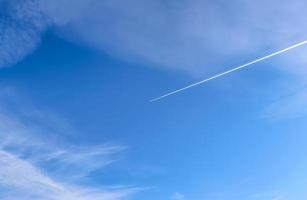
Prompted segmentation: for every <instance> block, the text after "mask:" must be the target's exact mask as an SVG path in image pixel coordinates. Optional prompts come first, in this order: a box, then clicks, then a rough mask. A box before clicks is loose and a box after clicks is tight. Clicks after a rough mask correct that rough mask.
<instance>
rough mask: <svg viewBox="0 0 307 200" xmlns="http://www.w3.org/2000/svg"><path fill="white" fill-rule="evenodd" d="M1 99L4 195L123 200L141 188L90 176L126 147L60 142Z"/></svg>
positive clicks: (0, 193)
mask: <svg viewBox="0 0 307 200" xmlns="http://www.w3.org/2000/svg"><path fill="white" fill-rule="evenodd" d="M1 91H2V90H1ZM4 93H6V92H4ZM10 93H11V92H10ZM2 95H3V92H2ZM0 96H1V95H0ZM0 99H2V101H0V108H1V109H0V121H1V123H0V141H1V142H0V198H1V199H5V200H6V199H10V200H12V199H13V200H27V199H29V200H30V199H34V200H35V199H37V200H120V199H126V198H127V197H128V196H129V195H131V194H133V193H135V192H137V191H138V190H139V188H135V187H129V186H103V185H100V184H98V183H96V184H91V183H89V182H90V175H91V174H92V173H94V172H95V171H96V170H101V169H102V168H103V167H105V166H106V165H109V164H111V163H112V162H113V161H115V160H116V154H117V153H119V152H121V151H123V150H124V149H125V147H124V146H119V145H118V146H116V145H100V146H92V145H90V146H83V145H75V144H73V143H71V142H69V141H65V139H63V140H61V141H59V140H57V141H58V142H55V141H54V140H53V139H52V137H51V136H50V135H48V134H46V135H45V134H44V130H46V129H44V127H42V126H32V125H31V123H29V121H24V117H19V116H18V115H12V114H11V113H10V112H9V111H8V110H7V109H5V108H2V106H3V103H1V102H3V101H4V100H3V98H0ZM5 107H7V106H5ZM46 115H48V113H46ZM32 117H33V116H32ZM36 117H40V115H39V116H36ZM54 126H57V124H54ZM60 127H61V126H60ZM38 129H39V130H38ZM42 133H43V134H42ZM54 134H55V135H57V133H54ZM58 137H59V136H58ZM43 138H45V139H43ZM58 139H59V138H58Z"/></svg>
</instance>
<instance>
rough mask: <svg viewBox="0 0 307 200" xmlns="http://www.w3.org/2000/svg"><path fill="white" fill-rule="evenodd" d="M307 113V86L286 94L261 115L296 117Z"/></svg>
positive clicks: (266, 116)
mask: <svg viewBox="0 0 307 200" xmlns="http://www.w3.org/2000/svg"><path fill="white" fill-rule="evenodd" d="M306 114H307V89H306V87H305V88H303V89H301V90H299V91H296V92H295V93H292V94H291V95H288V96H284V97H282V98H280V99H279V100H276V101H275V102H273V103H272V104H271V105H269V106H268V107H267V108H266V109H265V110H264V111H263V112H262V113H261V117H263V118H266V119H273V120H280V119H296V118H299V117H304V116H306Z"/></svg>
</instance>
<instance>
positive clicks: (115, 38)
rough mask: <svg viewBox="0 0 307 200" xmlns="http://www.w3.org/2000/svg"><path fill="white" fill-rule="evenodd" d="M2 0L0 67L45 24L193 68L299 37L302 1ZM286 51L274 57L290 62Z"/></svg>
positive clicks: (34, 42)
mask: <svg viewBox="0 0 307 200" xmlns="http://www.w3.org/2000/svg"><path fill="white" fill-rule="evenodd" d="M3 2H4V3H3ZM5 2H10V1H7V0H3V1H2V4H3V5H4V4H9V5H10V6H6V7H8V9H7V10H8V11H7V12H5V13H6V14H5V15H3V16H5V17H3V16H2V17H1V20H0V26H1V29H0V30H1V32H0V37H1V38H2V41H4V42H2V43H1V49H2V53H1V55H0V66H2V67H3V66H7V65H12V64H14V63H16V62H17V61H18V60H20V59H22V58H24V57H25V56H26V55H28V54H29V53H30V52H32V51H33V50H34V49H35V48H36V47H37V46H38V45H39V43H40V37H41V34H43V32H44V30H46V29H50V28H55V29H56V30H57V33H58V34H59V35H61V36H62V37H63V38H66V39H68V40H71V41H74V42H78V43H82V44H84V45H87V46H90V47H93V48H96V49H98V50H101V51H104V52H107V53H109V54H111V55H113V56H116V57H119V58H122V59H126V60H128V61H131V62H137V63H143V64H144V63H147V64H149V65H151V64H155V66H160V67H164V68H171V69H176V70H184V71H187V72H189V73H192V74H198V75H199V74H202V73H203V72H204V71H211V70H212V71H215V68H218V66H219V64H221V63H225V62H231V60H230V58H232V59H233V58H236V59H237V58H239V57H242V56H246V55H248V56H250V55H251V54H253V55H254V54H256V55H255V56H254V57H257V56H258V55H263V52H264V51H268V49H270V50H273V49H280V48H282V47H285V46H289V45H290V44H293V43H297V42H299V41H303V40H305V39H306V28H305V27H307V26H306V25H307V24H306V23H307V22H306V21H307V20H306V16H305V15H303V13H304V3H305V2H304V0H294V1H291V2H284V3H283V4H279V3H278V1H277V0H273V1H270V2H267V1H265V0H260V1H257V2H251V1H246V0H235V1H232V3H231V4H229V5H227V6H225V5H224V4H223V2H222V1H200V0H193V1H187V0H185V1H180V2H165V1H160V0H158V1H154V0H145V1H138V0H127V1H125V2H123V1H120V0H114V1H99V0H90V1H85V0H76V1H74V2H73V3H71V1H70V0H58V1H43V0H26V1H18V0H17V1H16V2H18V3H15V4H14V3H5ZM268 4H270V5H274V6H270V5H268ZM272 13H274V15H273V14H272ZM140 16H142V17H140ZM67 33H68V34H67ZM14 52H17V53H15V54H14ZM304 52H306V51H304ZM293 57H295V56H286V57H285V58H284V59H281V60H284V61H287V63H292V62H297V60H295V58H293ZM306 62H307V61H306V59H305V58H304V57H303V59H300V61H299V63H298V67H296V68H295V69H293V68H292V69H289V68H288V70H289V71H293V72H294V73H296V72H297V71H298V69H299V70H302V71H306V70H304V69H303V68H300V67H299V66H301V65H302V64H304V63H306ZM212 68H213V69H212ZM285 68H287V67H285Z"/></svg>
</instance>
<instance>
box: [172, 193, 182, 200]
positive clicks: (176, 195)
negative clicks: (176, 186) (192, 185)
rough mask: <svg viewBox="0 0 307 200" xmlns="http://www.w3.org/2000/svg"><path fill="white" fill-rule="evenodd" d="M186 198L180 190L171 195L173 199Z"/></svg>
mask: <svg viewBox="0 0 307 200" xmlns="http://www.w3.org/2000/svg"><path fill="white" fill-rule="evenodd" d="M184 199H185V197H184V195H183V194H181V193H178V192H176V193H174V194H173V195H172V196H171V200H184Z"/></svg>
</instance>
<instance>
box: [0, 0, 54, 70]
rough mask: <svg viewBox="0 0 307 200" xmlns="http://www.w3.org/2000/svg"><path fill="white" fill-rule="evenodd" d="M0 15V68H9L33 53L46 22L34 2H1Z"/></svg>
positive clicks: (32, 0)
mask: <svg viewBox="0 0 307 200" xmlns="http://www.w3.org/2000/svg"><path fill="white" fill-rule="evenodd" d="M5 4H7V6H6V8H7V10H6V12H5V14H2V15H1V14H0V41H1V42H0V49H1V51H0V68H1V67H5V66H10V65H13V64H15V63H16V62H18V61H20V60H21V59H23V58H24V57H25V56H27V55H28V54H29V53H31V52H33V51H34V50H35V48H36V47H37V46H38V44H39V43H40V40H41V33H42V32H43V31H44V30H45V29H46V27H47V24H48V20H47V18H46V16H45V15H44V14H43V13H42V12H41V10H40V7H39V4H38V2H37V1H34V0H26V1H15V2H13V1H3V2H2V4H1V5H2V6H4V5H5Z"/></svg>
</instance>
